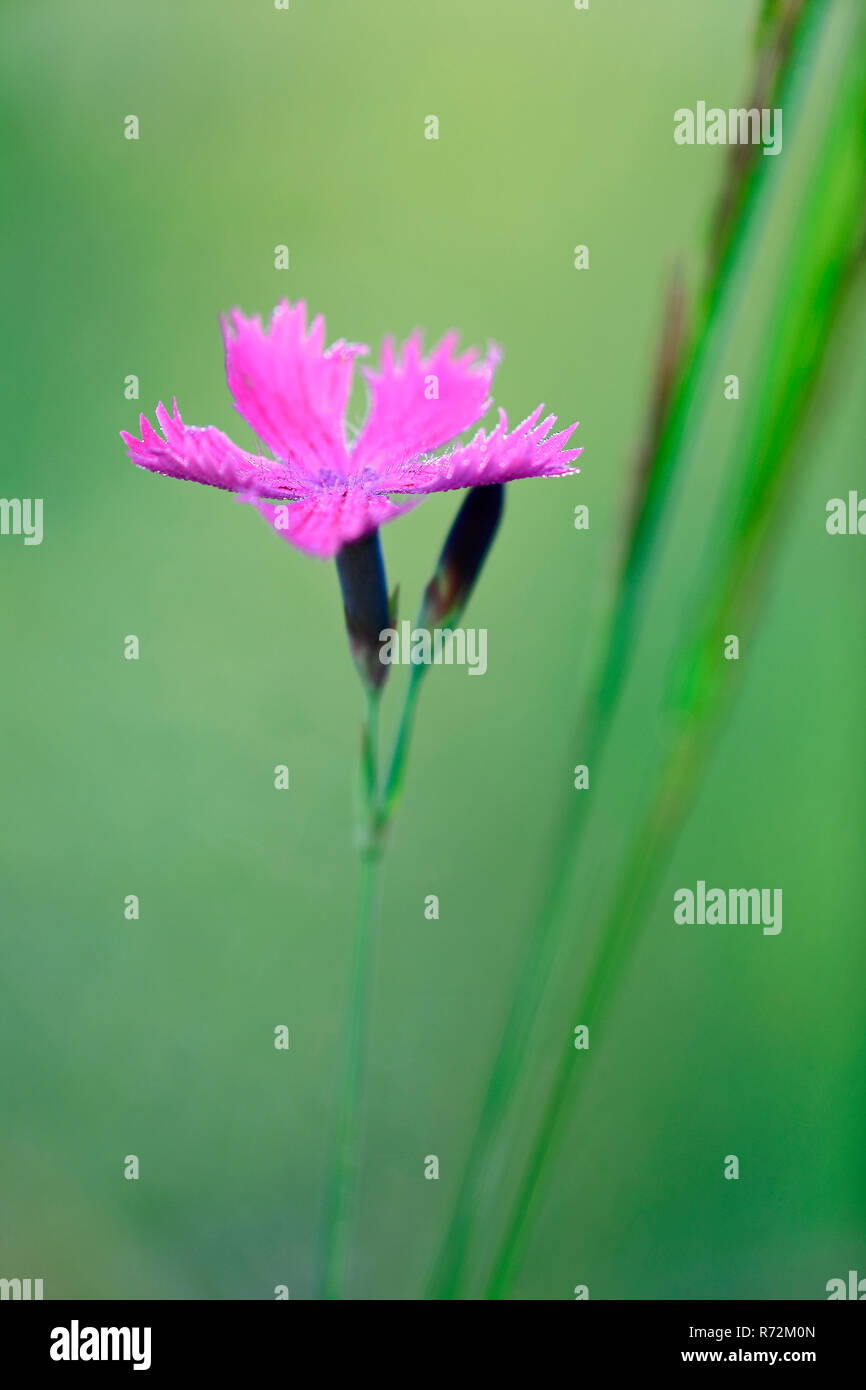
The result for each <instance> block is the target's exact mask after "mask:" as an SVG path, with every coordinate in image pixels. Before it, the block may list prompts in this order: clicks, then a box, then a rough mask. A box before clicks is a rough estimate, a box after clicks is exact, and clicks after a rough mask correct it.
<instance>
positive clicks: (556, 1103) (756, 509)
mask: <svg viewBox="0 0 866 1390" xmlns="http://www.w3.org/2000/svg"><path fill="white" fill-rule="evenodd" d="M864 132H866V18H864V17H863V16H862V15H861V16H860V17H859V20H858V24H857V29H856V34H855V37H854V41H853V42H852V44H851V45H850V46H849V47H848V49H847V51H846V55H845V61H844V70H843V71H842V72H841V73H840V75H839V81H838V86H837V88H836V91H835V93H834V97H833V102H832V108H831V111H830V114H829V118H828V122H827V126H826V130H825V132H824V136H823V139H822V141H821V145H820V149H819V152H818V155H817V158H816V161H815V169H814V172H813V177H812V179H811V180H810V182H809V185H808V189H807V191H806V192H805V195H804V197H803V203H802V211H801V216H800V217H799V218H798V219H797V220H796V223H795V224H794V227H793V230H792V236H791V241H790V247H789V252H788V256H787V262H786V265H785V268H784V273H783V275H782V277H781V279H780V281H779V283H778V287H777V290H776V296H775V307H774V311H773V314H772V316H771V321H770V323H769V325H768V329H767V334H766V339H765V344H766V346H765V351H764V353H763V354H762V357H761V361H762V362H763V363H764V364H765V366H764V370H763V377H762V380H761V382H760V389H759V391H758V392H757V393H756V395H755V401H756V404H755V406H754V408H753V409H752V410H751V411H750V414H749V417H748V418H747V420H746V422H745V424H744V427H743V429H742V431H741V433H740V437H739V439H738V441H737V444H736V454H737V456H738V457H742V458H744V459H745V467H744V471H743V481H742V487H741V489H740V493H739V496H738V498H737V499H736V500H737V506H736V508H735V509H732V510H731V512H730V513H729V526H728V533H727V537H726V540H725V542H724V543H723V545H722V546H721V547H720V551H718V552H716V553H715V554H714V555H713V557H712V564H711V569H710V574H709V575H708V579H707V583H706V591H705V594H704V597H703V599H702V602H701V608H700V613H701V616H700V618H699V620H698V621H697V622H696V623H695V624H694V627H693V630H692V632H691V634H690V635H689V636H688V637H687V640H686V642H685V644H684V654H683V659H682V661H681V663H680V664H679V665H678V667H677V668H676V670H675V672H674V675H673V679H672V683H671V688H670V697H669V711H670V713H671V714H672V715H673V718H674V720H675V725H676V732H675V737H674V741H673V744H672V748H671V752H670V754H669V756H668V759H667V761H666V765H665V768H664V769H663V772H662V774H661V777H660V781H659V786H658V789H657V792H656V795H655V798H654V800H653V803H652V805H651V807H650V809H649V812H648V814H647V815H646V817H645V819H644V821H643V823H642V825H641V828H640V829H639V831H638V833H637V834H636V836H635V839H634V841H633V844H632V847H631V850H630V853H629V856H628V859H627V863H626V867H625V870H624V873H623V875H622V877H621V880H620V886H619V888H618V891H617V892H616V895H615V897H614V901H613V904H612V907H611V910H610V913H609V915H608V917H607V920H606V921H605V923H604V926H603V929H602V931H601V933H600V935H599V938H598V943H597V945H596V949H595V953H594V955H593V958H592V961H591V964H590V968H589V971H588V974H587V976H586V979H585V981H584V983H583V986H582V988H581V990H580V993H579V996H578V998H577V1000H576V1012H575V1013H574V1018H576V1019H580V1021H581V1023H585V1024H587V1025H588V1026H589V1028H590V1033H591V1034H592V1032H593V1030H594V1029H597V1028H598V1026H599V1024H600V1022H601V1020H602V1018H603V1017H604V1012H605V1009H606V1007H607V1005H608V1004H609V1003H610V1000H611V998H612V997H613V994H614V992H615V989H616V986H617V983H618V979H619V976H620V973H621V971H622V969H623V968H624V966H625V964H626V961H627V958H628V954H629V952H630V950H631V948H632V946H633V945H634V942H635V940H636V938H637V935H638V932H639V930H640V926H641V924H642V920H643V919H644V918H645V917H646V910H647V903H648V901H650V899H651V894H652V892H653V889H654V887H655V886H656V884H657V882H658V879H659V876H660V873H661V871H662V869H663V867H664V865H665V862H666V858H667V855H668V854H669V852H670V849H671V848H672V845H673V843H674V841H675V839H676V836H677V834H678V833H679V831H680V829H681V827H682V825H683V822H684V820H685V818H686V816H687V814H688V811H689V809H690V807H691V805H692V802H693V800H694V796H695V794H696V791H697V789H698V787H699V784H700V779H701V776H702V773H703V771H704V769H705V767H706V765H707V762H708V759H709V756H710V755H711V753H712V751H713V747H714V733H715V731H716V730H717V729H718V727H719V725H720V723H721V719H722V715H723V713H724V711H725V709H726V708H727V705H728V701H729V700H730V699H731V698H732V696H733V693H734V691H733V689H732V687H736V685H738V684H739V682H738V681H737V672H738V668H737V667H736V666H732V665H731V664H729V663H727V662H725V661H724V660H723V659H722V650H723V641H724V637H725V635H726V634H727V633H729V632H737V633H738V634H740V635H741V641H742V634H743V633H744V632H747V631H748V630H749V628H750V626H752V627H753V626H754V623H755V620H756V616H757V610H758V607H759V602H760V599H761V596H762V592H763V587H764V585H763V581H764V580H765V578H766V576H767V573H768V571H769V567H770V563H771V560H772V557H773V554H774V551H775V548H776V546H777V545H778V542H779V539H780V534H781V531H782V528H781V526H780V514H781V513H783V512H784V510H785V508H786V505H787V504H788V503H789V501H790V500H791V497H792V493H793V489H794V484H795V482H796V481H797V480H798V478H799V476H800V469H799V466H802V465H803V463H804V462H805V459H804V454H805V452H806V451H805V450H803V449H802V448H798V447H797V445H798V443H799V440H798V432H799V431H800V430H801V427H802V426H803V424H804V422H805V420H806V416H807V413H808V409H809V406H810V404H811V403H812V401H813V400H814V397H815V394H816V390H817V387H818V384H819V381H820V380H821V375H822V372H821V369H822V366H823V365H824V362H825V358H826V356H827V349H828V345H829V343H830V340H831V337H832V334H833V329H834V327H835V325H836V323H837V321H838V319H839V316H840V313H841V312H842V310H843V308H844V306H845V304H846V302H847V300H848V297H849V291H850V289H851V286H852V284H853V283H854V280H855V276H856V273H857V271H858V270H860V269H861V268H862V264H863V258H864V236H866V222H864V209H866V134H864ZM798 465H799V466H798ZM717 558H718V561H719V562H718V563H717ZM741 659H742V658H741ZM588 1055H589V1054H580V1055H578V1054H577V1053H575V1052H574V1051H573V1050H572V1049H564V1050H563V1055H562V1058H561V1060H560V1062H559V1064H558V1067H557V1071H556V1074H555V1077H554V1081H553V1084H552V1086H551V1089H550V1092H549V1094H548V1097H547V1101H546V1104H545V1107H544V1110H543V1113H542V1117H541V1122H540V1124H539V1126H538V1128H537V1130H536V1133H535V1135H534V1138H533V1142H532V1146H531V1149H530V1152H529V1157H528V1160H527V1162H526V1165H525V1167H524V1170H523V1174H522V1177H521V1180H520V1184H519V1187H518V1189H517V1194H516V1197H515V1199H514V1202H513V1205H512V1208H511V1211H510V1215H509V1219H508V1221H507V1224H506V1229H505V1234H504V1237H503V1239H502V1241H501V1244H500V1246H499V1249H498V1253H497V1256H496V1259H495V1262H494V1265H493V1269H492V1273H491V1276H490V1279H489V1281H488V1284H487V1287H486V1292H485V1296H486V1297H487V1298H490V1299H502V1298H506V1297H507V1296H508V1293H509V1290H510V1289H511V1287H512V1284H513V1280H514V1278H515V1275H516V1273H517V1271H518V1269H519V1265H520V1259H521V1255H522V1252H523V1250H524V1248H525V1244H526V1241H527V1239H528V1237H529V1235H530V1232H531V1228H532V1223H533V1220H534V1218H535V1216H536V1215H537V1213H538V1209H539V1205H540V1202H541V1199H542V1196H543V1192H544V1187H545V1182H546V1180H547V1179H548V1178H549V1176H550V1174H551V1171H552V1168H553V1163H554V1160H555V1157H556V1152H557V1148H558V1144H559V1142H560V1141H561V1139H562V1136H563V1133H564V1131H565V1128H566V1125H567V1122H568V1120H569V1119H570V1118H571V1117H572V1115H573V1113H574V1106H575V1102H576V1099H577V1097H578V1095H579V1092H580V1087H581V1084H582V1082H583V1080H584V1079H585V1076H586V1068H587V1065H588V1060H587V1059H588Z"/></svg>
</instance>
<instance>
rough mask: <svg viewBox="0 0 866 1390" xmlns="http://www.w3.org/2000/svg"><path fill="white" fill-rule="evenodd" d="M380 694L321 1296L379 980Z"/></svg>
mask: <svg viewBox="0 0 866 1390" xmlns="http://www.w3.org/2000/svg"><path fill="white" fill-rule="evenodd" d="M378 724H379V692H378V691H376V690H370V691H369V692H368V703H367V718H366V721H365V724H364V730H363V735H362V743H361V778H360V791H361V823H360V835H359V847H360V867H361V875H360V885H359V892H358V913H357V918H356V923H355V942H354V949H353V952H352V967H351V976H350V981H349V1014H348V1019H347V1026H346V1036H345V1044H344V1048H345V1050H344V1061H343V1081H342V1087H341V1096H340V1108H339V1115H340V1120H339V1131H338V1134H337V1146H336V1157H335V1162H334V1168H333V1172H332V1174H331V1182H330V1187H329V1191H328V1199H327V1206H326V1211H325V1223H324V1232H325V1235H324V1249H323V1255H322V1276H321V1294H320V1296H321V1297H322V1298H323V1299H339V1298H341V1297H342V1291H343V1286H344V1280H345V1273H346V1253H347V1249H348V1244H349V1235H350V1230H351V1224H352V1213H353V1207H354V1198H355V1191H356V1187H357V1175H358V1157H359V1150H360V1119H361V1095H362V1088H363V1079H364V1064H365V1053H366V1048H367V1017H368V1014H369V1006H370V995H371V987H372V979H373V959H374V946H375V930H374V928H375V920H376V907H377V899H378V889H379V866H380V864H381V861H382V851H383V849H384V844H383V841H382V837H381V834H380V817H379V811H378V778H377V753H376V748H377V742H378Z"/></svg>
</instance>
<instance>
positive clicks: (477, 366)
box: [122, 300, 582, 557]
mask: <svg viewBox="0 0 866 1390" xmlns="http://www.w3.org/2000/svg"><path fill="white" fill-rule="evenodd" d="M222 327H223V337H224V340H225V350H226V375H227V378H228V384H229V389H230V391H231V393H232V395H233V397H234V402H235V406H236V407H237V409H238V410H239V411H240V413H241V415H243V417H244V419H245V420H246V421H247V422H248V424H250V425H251V426H252V428H253V429H254V430H255V431H256V433H257V434H258V435H259V437H260V438H261V439H263V440H264V442H265V444H266V445H267V446H268V448H269V449H270V450H271V452H272V454H273V455H274V458H273V459H270V458H265V457H262V456H260V455H258V454H250V453H247V451H246V450H245V449H241V448H239V447H238V445H236V444H233V443H232V441H231V440H230V439H229V438H228V436H227V435H225V434H223V433H222V431H221V430H218V429H215V428H214V427H213V426H212V425H208V426H206V427H205V428H203V429H199V428H195V427H193V426H190V425H185V424H184V422H183V420H182V419H181V417H180V412H179V410H178V408H177V404H176V402H175V403H173V413H172V414H171V415H170V414H169V413H168V411H167V410H166V409H165V407H164V406H163V405H162V403H161V402H160V404H159V405H158V406H157V409H156V418H157V421H158V422H159V425H160V428H161V430H162V435H160V434H159V433H157V431H156V430H155V429H153V427H152V426H151V424H150V423H149V421H148V420H147V418H146V417H145V416H144V415H142V416H141V424H140V429H141V438H140V439H139V438H137V437H136V436H135V435H132V434H127V433H126V432H125V431H122V438H123V440H124V442H125V444H126V446H127V449H128V450H129V454H130V457H131V458H132V460H133V462H134V463H136V464H138V465H139V467H141V468H147V469H150V471H151V472H153V473H164V474H166V475H167V476H168V477H171V478H186V479H188V480H190V481H192V482H197V483H207V484H209V485H210V486H211V487H219V488H225V489H226V490H228V491H230V492H235V493H237V494H238V495H239V496H240V497H241V498H242V499H243V500H245V501H249V502H252V503H254V504H255V506H257V507H258V509H259V511H260V512H261V513H262V515H263V516H264V517H265V518H266V520H267V521H268V522H269V523H270V524H271V525H272V526H273V527H274V529H275V530H277V531H279V532H280V533H281V534H282V535H284V536H285V537H286V539H287V540H289V541H291V542H292V544H293V545H296V546H298V547H299V548H300V549H301V550H305V551H307V552H308V553H309V554H311V555H320V556H323V557H328V556H332V555H335V554H336V553H337V552H338V551H339V550H340V549H341V548H342V547H343V546H344V545H346V544H348V543H349V542H351V541H356V540H359V539H360V538H361V537H363V536H366V535H369V534H370V533H371V532H373V531H375V530H377V528H378V527H379V526H381V525H382V524H383V523H384V522H386V521H391V520H393V518H394V517H397V516H401V515H402V514H403V512H406V511H408V510H409V509H410V508H411V507H413V506H416V505H417V501H419V500H420V497H419V496H417V495H418V494H425V493H429V492H445V491H448V490H450V489H452V488H468V487H475V486H478V485H479V484H484V483H504V482H510V481H512V480H513V479H516V478H550V477H556V476H559V475H561V474H566V473H576V472H578V471H579V470H578V469H576V468H572V467H571V466H570V465H571V463H572V461H573V460H574V459H576V458H577V457H578V455H579V454H580V453H581V452H582V450H581V449H566V448H565V445H566V443H567V442H568V440H569V438H570V437H571V435H572V433H573V431H574V429H575V428H576V426H574V425H572V426H571V428H570V429H567V430H560V431H559V432H558V433H555V434H551V433H550V431H551V430H552V428H553V426H554V424H555V423H556V417H555V416H554V415H548V416H546V417H545V418H544V419H542V418H541V412H542V407H541V406H539V407H538V409H537V410H534V411H533V412H532V414H531V415H530V416H528V418H527V419H526V420H524V421H523V422H522V423H521V424H519V425H518V426H517V427H516V428H515V429H513V430H511V431H510V432H509V430H508V423H507V420H506V418H505V412H504V411H500V412H499V423H498V425H497V426H496V428H495V429H494V430H493V431H492V432H491V433H490V434H485V432H484V430H479V431H478V433H477V434H476V435H475V437H474V438H473V439H472V440H471V441H470V442H469V443H468V444H463V445H457V446H456V447H455V448H452V449H450V450H449V451H448V452H447V453H444V454H439V455H438V456H437V455H436V450H438V449H441V448H442V447H443V446H444V445H446V444H448V443H449V442H450V441H452V440H453V439H454V438H455V437H456V436H457V435H460V434H462V433H463V432H464V431H465V430H468V429H469V428H471V426H473V425H475V424H477V423H478V421H479V420H480V419H481V417H482V416H483V415H484V414H485V412H486V411H487V409H488V407H489V405H490V386H491V382H492V379H493V373H494V371H495V369H496V365H497V363H498V361H499V353H498V351H497V350H496V349H495V348H494V349H491V350H489V351H488V354H487V356H486V357H484V358H482V359H479V357H478V354H477V353H476V352H475V350H474V349H471V350H469V351H465V352H462V353H458V351H457V335H456V334H454V333H450V334H448V335H447V336H446V337H445V338H443V339H442V341H441V343H439V344H438V346H437V347H435V348H433V350H432V351H431V352H430V353H429V354H428V355H427V356H426V357H425V356H423V352H422V345H421V335H420V334H419V333H415V334H413V335H412V337H410V338H409V339H408V341H407V342H406V343H405V345H404V346H403V349H402V351H401V352H400V353H399V354H398V353H396V352H395V349H394V343H393V341H392V340H391V339H390V338H388V339H386V340H385V343H384V345H383V348H382V358H381V363H380V365H379V370H378V371H373V370H371V369H369V368H365V369H363V370H364V376H365V377H366V380H367V383H368V386H369V390H370V405H369V410H368V413H367V418H366V421H365V423H364V425H363V427H362V429H361V431H360V433H359V434H358V437H357V438H356V439H355V440H354V442H353V443H350V442H349V441H348V440H347V437H346V407H347V404H348V400H349V394H350V391H351V388H352V376H353V371H354V362H355V358H356V357H358V356H363V355H365V354H366V353H367V351H368V349H367V348H366V347H363V346H362V345H360V344H358V343H346V342H343V341H342V340H341V341H339V342H336V343H334V344H333V345H332V346H331V347H329V348H326V347H325V321H324V319H323V318H322V316H321V315H319V316H318V317H316V318H315V319H314V320H313V322H312V324H311V325H310V329H309V332H308V331H307V328H306V306H305V305H304V303H303V302H302V301H301V302H299V303H297V304H295V305H294V306H292V305H290V304H289V303H288V302H287V301H286V300H283V301H282V302H281V303H280V304H278V305H277V307H276V309H275V310H274V312H273V315H272V317H271V322H270V326H269V327H268V328H263V327H262V324H261V321H260V319H259V318H258V317H255V318H245V317H244V315H243V314H241V313H240V312H239V311H238V310H237V309H235V310H233V312H232V314H231V316H230V320H225V319H224V320H223V321H222ZM389 494H393V495H396V496H398V497H407V498H409V499H412V498H413V497H414V498H415V500H409V501H407V502H405V503H395V502H393V501H392V500H391V497H390V496H389Z"/></svg>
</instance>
